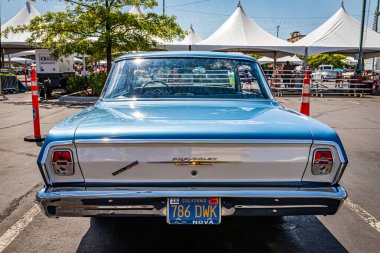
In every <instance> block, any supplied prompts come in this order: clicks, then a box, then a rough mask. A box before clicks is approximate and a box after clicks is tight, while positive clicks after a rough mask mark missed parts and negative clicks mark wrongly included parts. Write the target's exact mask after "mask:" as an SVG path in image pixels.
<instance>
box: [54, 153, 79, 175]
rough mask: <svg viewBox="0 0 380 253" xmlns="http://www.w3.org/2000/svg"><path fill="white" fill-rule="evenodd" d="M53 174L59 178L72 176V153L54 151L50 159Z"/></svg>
mask: <svg viewBox="0 0 380 253" xmlns="http://www.w3.org/2000/svg"><path fill="white" fill-rule="evenodd" d="M52 166H53V168H54V172H55V173H56V174H57V175H59V176H71V175H73V174H74V164H73V157H72V152H71V151H70V150H55V151H54V152H53V157H52Z"/></svg>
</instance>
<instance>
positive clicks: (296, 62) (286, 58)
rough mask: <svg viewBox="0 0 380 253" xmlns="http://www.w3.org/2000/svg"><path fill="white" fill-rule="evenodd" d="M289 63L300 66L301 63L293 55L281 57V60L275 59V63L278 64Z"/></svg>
mask: <svg viewBox="0 0 380 253" xmlns="http://www.w3.org/2000/svg"><path fill="white" fill-rule="evenodd" d="M287 61H288V62H290V63H293V64H302V63H303V61H302V60H301V59H300V58H298V56H297V55H293V56H289V55H288V56H284V57H281V58H278V59H277V62H278V63H286V62H287Z"/></svg>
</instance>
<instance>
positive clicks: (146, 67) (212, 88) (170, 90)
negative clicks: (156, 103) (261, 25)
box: [102, 58, 270, 99]
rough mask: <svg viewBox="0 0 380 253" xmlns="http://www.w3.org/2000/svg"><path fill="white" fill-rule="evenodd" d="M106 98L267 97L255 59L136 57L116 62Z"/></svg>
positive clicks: (266, 89)
mask: <svg viewBox="0 0 380 253" xmlns="http://www.w3.org/2000/svg"><path fill="white" fill-rule="evenodd" d="M102 97H103V98H104V99H145V98H147V99H150V98H154V99H157V98H163V99H164V98H223V99H268V98H270V92H269V90H268V85H267V83H266V80H265V78H264V76H263V73H262V71H261V68H260V67H259V65H258V64H257V63H256V62H254V61H247V60H234V59H210V58H135V59H128V60H122V61H119V62H116V63H115V64H114V66H113V68H112V70H111V73H110V75H109V77H108V79H107V82H106V85H105V88H104V90H103V94H102Z"/></svg>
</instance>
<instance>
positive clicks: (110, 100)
mask: <svg viewBox="0 0 380 253" xmlns="http://www.w3.org/2000/svg"><path fill="white" fill-rule="evenodd" d="M346 165H347V156H346V153H345V151H344V148H343V145H342V143H341V141H340V139H339V137H338V135H337V133H336V132H335V131H334V130H332V129H331V128H330V127H328V126H326V125H325V124H323V123H321V122H319V121H317V120H315V119H313V118H309V117H307V116H305V115H302V114H300V113H298V112H296V111H293V110H290V109H287V108H285V107H283V106H282V105H281V104H280V103H279V102H277V101H276V100H275V99H274V98H273V96H272V94H271V92H270V89H269V85H268V83H267V81H266V79H265V77H264V74H263V72H262V70H261V67H260V65H259V64H258V62H257V61H256V60H255V59H254V58H252V57H249V56H245V55H242V54H224V53H210V52H156V53H140V54H128V55H126V56H122V57H119V58H118V59H117V60H116V61H115V62H114V64H113V67H112V69H111V71H110V74H109V77H108V79H107V82H106V84H105V87H104V90H103V93H102V96H101V98H100V99H99V101H98V102H97V103H96V104H95V105H94V106H92V107H89V108H87V109H85V110H83V111H81V112H79V113H77V114H75V115H73V116H71V117H70V118H68V119H66V120H64V121H63V122H61V123H59V124H58V125H57V126H55V127H54V128H53V129H52V130H51V131H50V132H49V134H48V136H47V138H46V141H45V143H44V145H43V147H42V150H41V153H40V155H39V157H38V166H39V168H40V171H41V174H42V177H43V179H44V181H45V186H44V187H43V189H41V190H40V191H39V192H38V194H37V200H38V202H39V203H40V205H41V206H42V209H43V211H44V213H45V214H46V215H47V216H49V217H58V216H105V217H113V216H140V217H141V216H161V217H166V220H167V222H168V223H169V224H219V223H220V222H221V219H222V217H224V216H239V215H243V216H262V215H268V216H283V215H306V214H307V215H310V214H313V215H314V214H322V215H332V214H335V213H336V212H337V210H338V209H339V207H340V206H341V204H342V202H343V201H344V199H345V198H346V196H347V195H346V191H345V189H344V188H343V187H342V186H340V185H339V180H340V178H341V176H342V174H343V171H344V169H345V167H346Z"/></svg>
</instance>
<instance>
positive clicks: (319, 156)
mask: <svg viewBox="0 0 380 253" xmlns="http://www.w3.org/2000/svg"><path fill="white" fill-rule="evenodd" d="M332 162H333V156H332V153H331V151H330V150H316V151H315V155H314V163H318V164H328V163H332Z"/></svg>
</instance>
